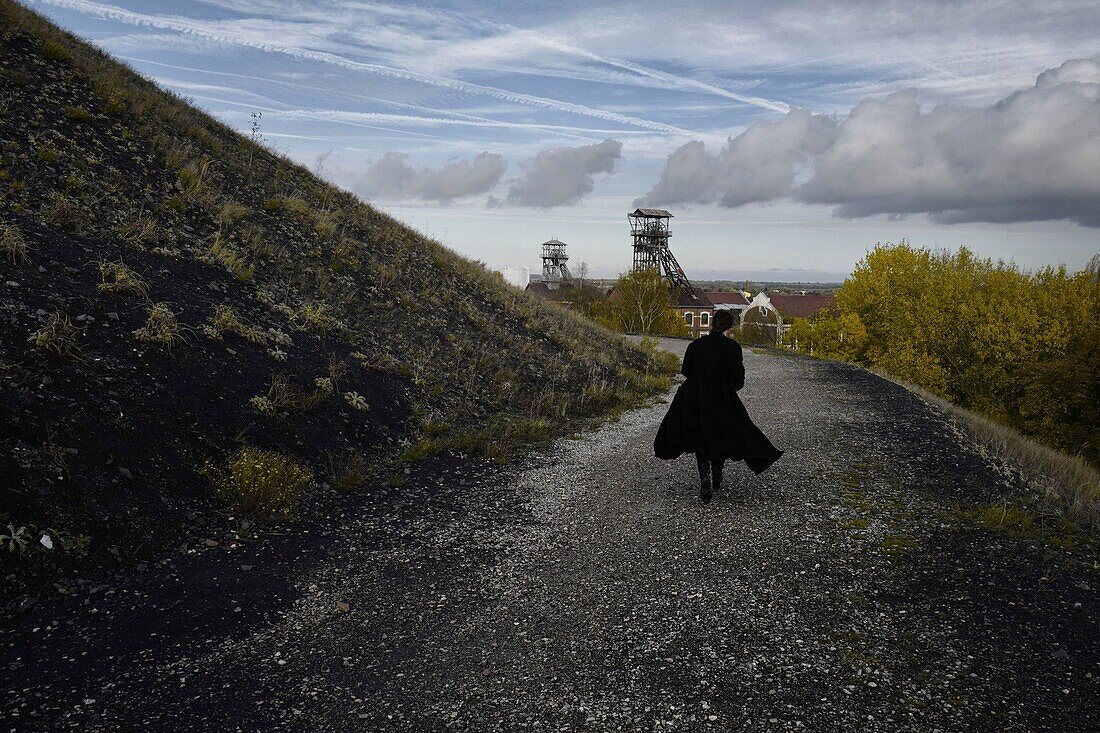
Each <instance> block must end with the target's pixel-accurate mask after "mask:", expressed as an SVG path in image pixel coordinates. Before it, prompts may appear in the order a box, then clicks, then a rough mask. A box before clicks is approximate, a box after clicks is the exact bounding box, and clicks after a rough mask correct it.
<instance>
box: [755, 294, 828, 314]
mask: <svg viewBox="0 0 1100 733" xmlns="http://www.w3.org/2000/svg"><path fill="white" fill-rule="evenodd" d="M768 299H769V300H771V302H772V305H773V306H775V309H776V310H777V311H779V312H780V314H782V316H783V317H784V318H813V317H814V316H816V315H817V312H818V311H819V310H821V309H822V308H828V309H829V310H830V311H834V312H835V311H836V298H835V297H833V296H832V295H769V296H768Z"/></svg>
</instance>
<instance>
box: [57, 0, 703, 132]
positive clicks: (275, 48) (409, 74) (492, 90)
mask: <svg viewBox="0 0 1100 733" xmlns="http://www.w3.org/2000/svg"><path fill="white" fill-rule="evenodd" d="M36 2H39V3H44V4H47V5H53V6H56V7H61V8H67V9H69V10H75V11H77V12H81V13H85V14H88V15H95V16H97V17H100V18H106V19H110V20H117V21H120V22H123V23H129V24H131V25H139V26H146V27H150V28H160V29H163V30H173V31H176V32H179V33H188V34H192V35H195V36H200V37H202V38H208V39H210V40H212V41H217V42H219V43H229V44H235V45H239V46H246V47H249V48H254V49H258V50H261V51H267V52H269V53H281V54H286V55H288V56H293V57H295V58H300V59H305V60H308V61H317V62H320V63H325V64H330V65H333V66H340V67H343V68H345V69H350V70H353V71H361V72H365V73H369V74H374V75H376V76H382V77H386V78H390V79H400V80H403V81H411V82H417V83H420V84H427V85H430V86H435V87H441V88H444V89H451V90H453V91H458V92H464V93H466V94H478V95H482V96H488V97H493V98H495V99H499V100H501V101H504V102H511V103H513V104H523V105H527V106H530V107H541V108H543V109H553V110H557V111H559V112H568V113H571V114H577V115H583V116H586V117H594V118H596V119H601V120H605V121H607V122H617V123H619V124H622V125H631V126H633V127H641V128H644V129H648V130H654V131H657V132H667V133H672V134H676V135H692V134H693V133H692V132H691V131H689V130H685V129H683V128H680V127H676V126H675V125H667V124H665V123H663V122H655V121H653V120H647V119H643V118H640V117H630V116H627V115H620V114H616V113H614V112H607V111H604V110H601V109H595V108H593V107H587V106H585V105H582V104H574V103H572V102H565V101H562V100H558V99H551V98H548V97H536V96H534V95H531V94H523V93H521V92H511V91H508V90H507V89H499V88H497V87H490V86H484V85H481V84H474V83H472V82H466V81H461V80H459V79H450V78H447V77H442V76H435V75H433V74H425V73H420V72H415V71H410V70H408V69H401V68H396V67H392V66H384V65H382V64H368V63H364V62H361V61H354V60H352V59H349V58H346V57H344V56H340V55H338V54H334V53H330V52H328V51H315V50H312V49H307V48H301V47H298V46H291V45H286V44H282V43H274V42H271V41H266V40H257V39H254V38H248V37H246V36H243V35H239V34H234V33H231V32H227V31H225V30H219V29H216V28H211V27H210V26H209V25H208V24H206V23H204V22H202V21H196V20H192V19H190V18H184V17H181V16H160V15H148V14H146V13H138V12H134V11H131V10H126V9H125V8H120V7H117V6H114V5H106V4H102V3H96V2H91V1H90V0H36Z"/></svg>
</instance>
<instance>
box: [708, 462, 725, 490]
mask: <svg viewBox="0 0 1100 733" xmlns="http://www.w3.org/2000/svg"><path fill="white" fill-rule="evenodd" d="M724 463H725V461H713V462H712V463H711V464H710V486H711V489H712V491H713V492H714V493H715V494H717V493H718V489H720V488H721V487H722V467H723V464H724Z"/></svg>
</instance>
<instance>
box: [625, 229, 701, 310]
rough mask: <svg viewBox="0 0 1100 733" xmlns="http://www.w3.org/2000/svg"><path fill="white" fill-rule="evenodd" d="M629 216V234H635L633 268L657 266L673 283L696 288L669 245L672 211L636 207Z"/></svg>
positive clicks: (681, 288) (674, 285)
mask: <svg viewBox="0 0 1100 733" xmlns="http://www.w3.org/2000/svg"><path fill="white" fill-rule="evenodd" d="M626 218H627V219H629V220H630V234H631V236H632V237H633V238H634V269H635V270H656V271H657V273H658V274H660V275H663V276H664V278H665V279H666V280H668V284H669V286H670V287H673V288H679V289H680V290H683V291H687V292H689V293H691V292H693V291H694V288H693V287H692V285H691V282H690V281H688V278H687V275H686V274H685V273H684V268H682V267H680V263H679V262H677V261H676V257H674V256H673V254H672V250H671V249H669V248H668V240H669V237H671V236H672V231H671V230H670V227H669V224H670V222H669V220H670V219H671V218H672V214H670V213H669V212H667V211H665V210H664V209H635V210H634V212H633V213H630V214H627V215H626Z"/></svg>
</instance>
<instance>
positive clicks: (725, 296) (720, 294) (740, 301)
mask: <svg viewBox="0 0 1100 733" xmlns="http://www.w3.org/2000/svg"><path fill="white" fill-rule="evenodd" d="M707 297H708V298H710V302H711V303H714V304H715V305H748V304H749V301H747V300H745V296H744V295H741V293H738V292H737V291H732V292H730V291H725V290H722V291H715V292H713V293H712V292H708V293H707Z"/></svg>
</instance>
